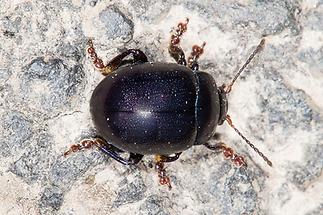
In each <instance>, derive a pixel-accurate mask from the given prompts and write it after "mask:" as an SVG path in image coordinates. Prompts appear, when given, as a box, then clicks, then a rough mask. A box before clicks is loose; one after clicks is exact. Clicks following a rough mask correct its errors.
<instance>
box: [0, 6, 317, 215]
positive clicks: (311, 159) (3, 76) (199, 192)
mask: <svg viewBox="0 0 323 215" xmlns="http://www.w3.org/2000/svg"><path fill="white" fill-rule="evenodd" d="M186 17H189V18H190V23H189V26H188V31H187V32H186V33H185V35H184V37H183V40H182V47H183V49H184V51H185V52H186V53H187V55H188V54H189V53H190V51H191V46H192V45H193V44H201V43H202V42H203V41H206V43H207V45H206V47H205V52H204V54H203V55H202V56H201V58H200V60H199V62H200V68H201V70H204V71H206V72H209V73H210V74H211V75H212V76H213V77H214V78H215V80H216V82H217V83H219V84H221V83H223V82H228V80H230V79H231V78H232V77H233V75H234V71H236V70H237V69H238V67H239V66H241V65H242V63H243V62H244V61H245V60H246V58H247V56H248V55H249V54H250V53H251V52H252V50H253V49H254V48H255V46H256V45H257V44H258V43H259V41H260V40H261V38H262V37H263V36H266V46H265V48H264V50H263V51H262V52H261V54H259V55H258V56H257V57H256V58H255V59H254V61H253V62H252V63H251V64H250V65H249V66H248V68H247V69H246V70H245V71H244V72H243V74H242V75H241V77H240V78H239V80H238V81H237V82H236V84H235V85H234V87H233V91H232V93H231V94H230V95H229V114H230V115H231V116H232V119H233V121H234V123H235V125H236V126H237V127H238V128H239V129H240V130H241V131H242V132H243V133H244V134H245V136H247V137H248V138H249V139H250V140H251V141H252V142H253V143H254V144H255V145H256V146H257V147H258V148H259V149H260V150H261V151H263V153H264V154H266V155H267V156H268V157H269V158H270V159H271V160H272V161H273V164H274V166H273V168H271V167H269V166H267V165H266V164H265V163H264V162H263V161H262V160H261V158H260V157H259V156H257V155H256V154H255V153H254V152H253V151H252V149H250V148H249V147H248V146H246V144H244V142H243V140H241V139H240V138H239V136H238V135H237V134H236V133H235V132H234V131H232V129H230V127H229V126H227V125H224V126H220V127H218V128H217V129H218V130H217V131H218V132H220V133H221V135H220V138H221V139H222V140H223V141H224V142H226V143H227V144H228V145H230V146H232V147H233V148H234V149H235V150H236V151H237V152H238V153H240V154H244V155H245V158H246V160H247V163H248V168H240V169H238V168H236V167H234V166H233V165H232V164H231V163H230V162H229V161H227V160H224V159H223V157H222V156H221V155H217V154H215V153H213V152H212V151H209V150H207V149H206V148H204V147H202V146H198V147H192V148H191V149H189V150H187V151H185V152H184V153H183V154H182V156H181V158H180V159H179V160H178V161H177V162H174V163H169V164H167V171H168V174H169V176H170V177H171V180H172V185H173V189H172V190H171V191H169V190H168V189H167V188H166V187H162V186H160V185H159V184H158V179H157V176H156V173H155V171H154V169H153V168H150V164H151V161H153V157H152V156H147V157H145V159H144V160H143V162H142V163H140V164H139V165H137V166H133V167H127V166H123V165H121V164H119V163H117V162H116V161H114V160H112V159H110V158H108V157H107V156H105V155H104V154H102V153H101V152H99V151H96V150H89V151H83V152H80V153H77V154H72V155H70V156H68V157H66V158H65V157H63V156H62V154H63V152H64V151H65V150H66V149H67V148H68V147H69V145H70V144H73V143H77V142H79V141H80V140H81V139H83V138H87V137H93V136H94V135H96V134H97V133H96V131H95V129H94V127H93V124H92V122H91V117H90V114H89V99H90V96H91V93H92V91H93V89H94V88H95V86H96V85H97V84H98V83H99V81H100V80H102V78H103V76H101V74H100V73H99V72H97V71H95V69H94V67H93V66H92V64H91V61H90V59H89V58H88V57H87V56H86V52H85V49H86V41H87V38H89V37H91V38H93V39H94V44H95V47H96V48H97V51H98V54H99V55H100V56H102V58H103V59H104V60H105V61H107V60H109V59H111V58H113V57H114V56H116V55H117V54H118V53H120V52H121V51H122V50H124V49H126V48H139V49H141V50H143V51H144V52H145V53H146V54H147V56H148V58H149V59H150V60H151V61H168V62H173V59H171V57H170V56H169V55H168V51H167V45H168V42H169V32H170V30H171V28H172V27H174V26H176V24H177V23H178V22H179V21H182V20H184V19H185V18H186ZM322 22H323V2H322V1H319V0H303V1H289V0H286V1H278V0H277V1H276V0H274V1H246V0H240V1H193V0H192V1H184V0H177V1H156V0H151V1H145V0H140V1H135V0H125V1H116V0H111V1H105V0H99V1H97V0H86V1H75V0H70V1H52V2H48V1H43V2H40V1H34V0H30V1H9V0H2V1H1V3H0V40H1V41H2V42H1V44H0V119H1V124H0V161H1V162H0V214H66V215H67V214H140V215H141V214H142V215H143V214H159V215H166V214H203V215H205V214H210V215H211V214H293V215H295V214H300V215H303V214H308V215H314V214H315V215H316V214H323V213H322V211H323V196H322V192H321V191H322V190H323V178H322V170H323V156H322V155H323V27H322V26H323V25H322ZM210 142H211V143H215V142H216V139H215V138H214V139H212V140H211V141H210Z"/></svg>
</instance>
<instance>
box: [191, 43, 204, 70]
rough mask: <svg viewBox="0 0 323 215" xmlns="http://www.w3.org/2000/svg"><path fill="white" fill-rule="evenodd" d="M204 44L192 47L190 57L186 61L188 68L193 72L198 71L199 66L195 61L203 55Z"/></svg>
mask: <svg viewBox="0 0 323 215" xmlns="http://www.w3.org/2000/svg"><path fill="white" fill-rule="evenodd" d="M205 44H206V43H205V42H203V44H202V45H201V46H198V45H194V46H193V47H192V52H191V55H190V56H189V57H188V59H187V61H188V67H189V68H191V69H192V70H194V71H197V70H199V64H198V62H197V60H198V59H199V57H200V56H201V55H202V54H203V51H204V46H205Z"/></svg>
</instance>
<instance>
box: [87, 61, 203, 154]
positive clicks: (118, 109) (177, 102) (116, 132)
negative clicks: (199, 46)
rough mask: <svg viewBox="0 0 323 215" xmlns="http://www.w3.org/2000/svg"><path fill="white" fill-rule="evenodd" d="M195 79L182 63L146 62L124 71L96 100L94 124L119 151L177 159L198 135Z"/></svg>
mask: <svg viewBox="0 0 323 215" xmlns="http://www.w3.org/2000/svg"><path fill="white" fill-rule="evenodd" d="M196 88H197V85H196V78H195V76H194V74H193V73H192V71H191V70H190V69H188V68H186V67H184V66H180V65H177V64H164V63H154V64H150V63H145V64H139V65H134V66H132V67H124V68H119V69H118V70H117V71H115V72H114V73H112V74H111V75H109V76H107V77H106V78H105V79H104V80H103V81H102V82H101V83H100V84H99V85H98V86H97V87H96V89H95V90H94V92H93V95H92V98H91V113H92V117H93V121H94V124H95V126H96V127H97V129H98V130H99V132H100V133H101V135H102V136H103V137H104V138H105V139H106V140H107V141H108V142H109V143H110V144H113V145H114V146H116V147H118V148H120V149H122V150H125V151H128V152H133V153H139V154H164V155H167V154H172V153H176V152H181V151H184V150H186V149H187V148H189V147H191V146H192V145H193V144H194V141H195V139H196V135H197V125H196V118H195V104H196V102H197V95H196V94H197V89H196Z"/></svg>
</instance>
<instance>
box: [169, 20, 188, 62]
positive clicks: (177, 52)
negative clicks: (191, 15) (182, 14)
mask: <svg viewBox="0 0 323 215" xmlns="http://www.w3.org/2000/svg"><path fill="white" fill-rule="evenodd" d="M188 21H189V20H188V18H186V21H185V22H184V23H179V24H178V25H177V28H176V29H174V30H172V36H171V39H170V43H169V47H168V52H169V54H170V55H171V56H172V57H173V58H174V59H175V61H176V62H177V63H178V64H181V65H185V66H186V60H185V54H184V52H183V49H182V48H181V46H180V41H181V37H182V35H183V33H184V32H185V31H186V30H187V24H188Z"/></svg>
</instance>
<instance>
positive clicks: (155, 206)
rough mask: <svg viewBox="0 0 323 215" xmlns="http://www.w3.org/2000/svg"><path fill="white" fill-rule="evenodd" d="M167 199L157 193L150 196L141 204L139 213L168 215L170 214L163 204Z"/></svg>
mask: <svg viewBox="0 0 323 215" xmlns="http://www.w3.org/2000/svg"><path fill="white" fill-rule="evenodd" d="M164 200H165V199H163V198H162V197H159V196H157V195H151V196H148V197H147V198H146V199H145V201H144V203H143V204H141V205H140V208H139V211H140V212H139V214H140V215H146V214H147V215H154V214H158V215H166V214H169V212H168V211H166V210H165V208H164V206H163V202H164Z"/></svg>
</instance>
